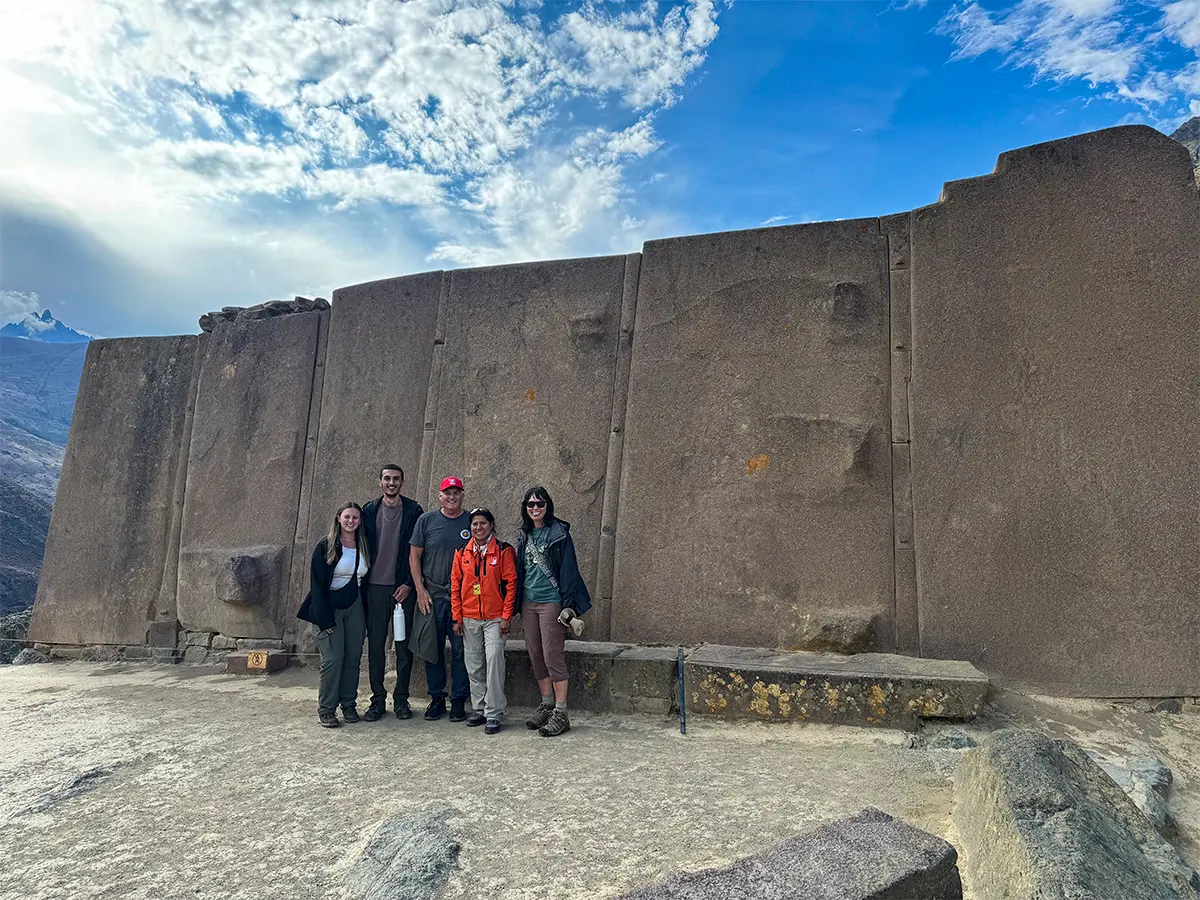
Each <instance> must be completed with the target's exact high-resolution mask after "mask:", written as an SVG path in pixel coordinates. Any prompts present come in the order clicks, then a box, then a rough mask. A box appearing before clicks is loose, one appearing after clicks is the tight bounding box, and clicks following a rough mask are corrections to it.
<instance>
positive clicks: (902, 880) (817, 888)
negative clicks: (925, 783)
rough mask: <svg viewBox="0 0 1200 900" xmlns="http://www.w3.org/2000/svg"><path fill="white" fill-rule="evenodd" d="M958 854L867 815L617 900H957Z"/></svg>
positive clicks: (887, 819) (880, 816)
mask: <svg viewBox="0 0 1200 900" xmlns="http://www.w3.org/2000/svg"><path fill="white" fill-rule="evenodd" d="M962 895H963V894H962V880H961V879H960V877H959V874H958V854H957V853H956V852H955V850H954V848H953V847H951V846H950V845H949V844H948V843H946V842H945V841H943V840H942V839H941V838H938V837H935V836H934V835H932V834H927V833H926V832H924V831H921V830H920V829H917V828H913V827H912V826H911V825H909V824H907V823H905V822H902V821H900V820H899V819H893V818H892V817H891V816H889V815H887V814H886V813H883V812H880V811H879V810H877V809H873V808H870V807H868V808H867V809H864V810H863V811H862V812H860V813H858V815H855V816H850V817H848V818H845V819H839V820H838V821H836V822H830V823H828V824H826V825H822V826H820V827H818V828H815V829H813V830H812V831H809V832H806V833H804V834H801V835H797V836H796V837H794V838H789V839H788V840H786V841H784V842H783V843H781V844H776V845H775V846H774V847H769V848H768V849H766V850H764V851H762V852H761V853H758V854H755V855H754V856H749V857H746V858H745V859H740V860H738V861H737V862H735V863H733V865H730V866H726V867H725V868H723V869H710V870H708V871H704V872H691V873H688V874H685V875H674V876H672V877H670V878H667V879H666V880H664V881H661V882H659V883H658V884H655V885H651V886H649V887H644V888H639V889H637V890H634V891H631V892H629V893H627V894H624V895H623V896H622V900H733V898H737V900H962Z"/></svg>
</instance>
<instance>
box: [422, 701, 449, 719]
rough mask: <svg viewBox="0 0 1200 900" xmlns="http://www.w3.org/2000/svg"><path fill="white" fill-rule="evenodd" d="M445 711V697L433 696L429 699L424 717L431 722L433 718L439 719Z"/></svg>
mask: <svg viewBox="0 0 1200 900" xmlns="http://www.w3.org/2000/svg"><path fill="white" fill-rule="evenodd" d="M445 712H446V698H445V697H434V698H433V699H432V700H430V701H429V708H428V709H426V710H425V718H427V719H429V720H430V721H431V722H432V721H433V720H434V719H440V718H441V717H442V716H443V715H444V714H445Z"/></svg>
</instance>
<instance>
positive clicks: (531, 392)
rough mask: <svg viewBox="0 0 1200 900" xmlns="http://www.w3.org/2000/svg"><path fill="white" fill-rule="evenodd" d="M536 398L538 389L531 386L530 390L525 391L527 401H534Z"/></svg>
mask: <svg viewBox="0 0 1200 900" xmlns="http://www.w3.org/2000/svg"><path fill="white" fill-rule="evenodd" d="M536 399H537V391H535V390H534V389H533V388H530V389H529V390H527V391H526V392H525V402H526V403H532V402H533V401H534V400H536Z"/></svg>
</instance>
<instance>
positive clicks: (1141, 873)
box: [954, 729, 1200, 900]
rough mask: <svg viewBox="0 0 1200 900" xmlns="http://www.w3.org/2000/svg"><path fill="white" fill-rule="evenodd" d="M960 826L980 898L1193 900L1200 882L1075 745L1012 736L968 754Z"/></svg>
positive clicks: (1004, 734) (1000, 735)
mask: <svg viewBox="0 0 1200 900" xmlns="http://www.w3.org/2000/svg"><path fill="white" fill-rule="evenodd" d="M954 818H955V822H956V824H957V825H958V831H959V834H960V835H961V837H962V848H963V851H964V852H965V853H966V855H967V858H968V860H970V869H969V870H968V875H969V876H970V877H969V883H970V886H971V887H972V889H973V891H974V896H976V897H977V898H979V900H1060V898H1061V900H1073V898H1083V897H1086V898H1089V900H1132V898H1135V897H1136V898H1138V900H1194V898H1196V896H1197V889H1198V888H1200V877H1197V874H1196V873H1195V872H1194V871H1193V870H1192V869H1191V867H1190V866H1188V864H1187V863H1186V862H1185V861H1184V860H1183V858H1182V857H1181V856H1180V855H1179V854H1178V852H1177V851H1176V850H1175V849H1174V848H1173V847H1172V846H1171V845H1170V844H1168V843H1167V842H1166V841H1165V840H1163V838H1162V837H1161V836H1160V835H1159V834H1158V832H1157V831H1156V830H1155V828H1154V825H1153V824H1152V823H1151V822H1150V820H1149V819H1148V818H1147V817H1146V816H1145V814H1143V813H1142V811H1141V810H1139V809H1138V808H1137V807H1136V806H1135V805H1134V804H1133V802H1132V801H1131V800H1130V799H1129V798H1128V797H1127V796H1125V794H1124V792H1123V791H1122V790H1121V788H1120V787H1118V786H1117V784H1116V783H1115V782H1114V781H1113V780H1112V779H1111V778H1109V777H1108V776H1107V775H1106V774H1104V772H1103V771H1102V770H1101V769H1100V767H1099V766H1098V765H1096V763H1095V761H1094V760H1093V759H1092V758H1091V757H1089V756H1088V755H1087V753H1086V752H1084V750H1083V749H1082V748H1081V747H1080V746H1079V745H1078V744H1076V743H1074V742H1073V741H1066V740H1064V741H1054V740H1051V739H1050V738H1048V737H1046V736H1045V735H1043V734H1040V733H1038V732H1035V731H1029V730H1024V729H1005V730H1003V731H998V732H996V733H995V734H993V735H991V736H990V737H988V739H987V740H985V741H984V742H983V743H982V744H981V745H980V746H979V747H978V748H976V749H975V750H971V751H969V752H968V753H967V754H966V756H965V757H964V759H963V763H962V765H961V767H960V768H959V774H958V795H957V802H956V805H955V811H954Z"/></svg>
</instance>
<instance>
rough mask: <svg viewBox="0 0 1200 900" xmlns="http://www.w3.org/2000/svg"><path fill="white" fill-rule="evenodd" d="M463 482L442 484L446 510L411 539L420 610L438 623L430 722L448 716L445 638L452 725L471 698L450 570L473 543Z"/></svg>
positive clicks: (424, 521)
mask: <svg viewBox="0 0 1200 900" xmlns="http://www.w3.org/2000/svg"><path fill="white" fill-rule="evenodd" d="M464 493H465V491H464V490H463V483H462V479H460V478H456V477H454V476H453V475H451V476H450V477H448V478H443V479H442V484H441V487H440V488H439V489H438V502H439V503H440V505H441V509H434V510H430V511H429V512H427V513H425V514H424V515H422V516H421V517H420V518H419V519H417V524H416V526H415V527H414V528H413V532H412V538H411V539H410V540H409V544H410V545H411V546H410V547H409V567H410V568H411V570H412V578H413V582H414V585H415V588H416V593H417V606H418V607H419V608H420V610H421V612H422V613H424V614H428V613H429V611H430V610H431V609H432V610H433V618H434V622H435V623H436V624H437V647H438V651H437V653H438V656H437V660H436V662H428V661H426V663H425V683H426V684H427V685H428V686H429V698H430V703H429V708H428V709H427V710H425V718H427V719H440V718H441V717H442V714H443V713H445V711H446V660H445V658H444V657H445V647H446V638H447V637H449V638H450V721H451V722H461V721H463V720H464V719H466V717H467V713H466V703H467V699H468V698H469V697H470V696H471V683H470V681H469V680H468V679H467V666H466V663H465V661H464V660H463V639H462V638H461V637H459V636H458V635H456V634H455V633H454V629H453V621H452V614H451V609H450V570H451V568H452V566H453V564H454V554H455V553H457V552H458V550H459V549H460V548H461V547H463V546H464V545H465V544H466V543H467V541H469V540H470V539H471V517H470V516H469V515H468V514H467V513H465V512H464V511H463V508H462V507H463V495H464Z"/></svg>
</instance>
